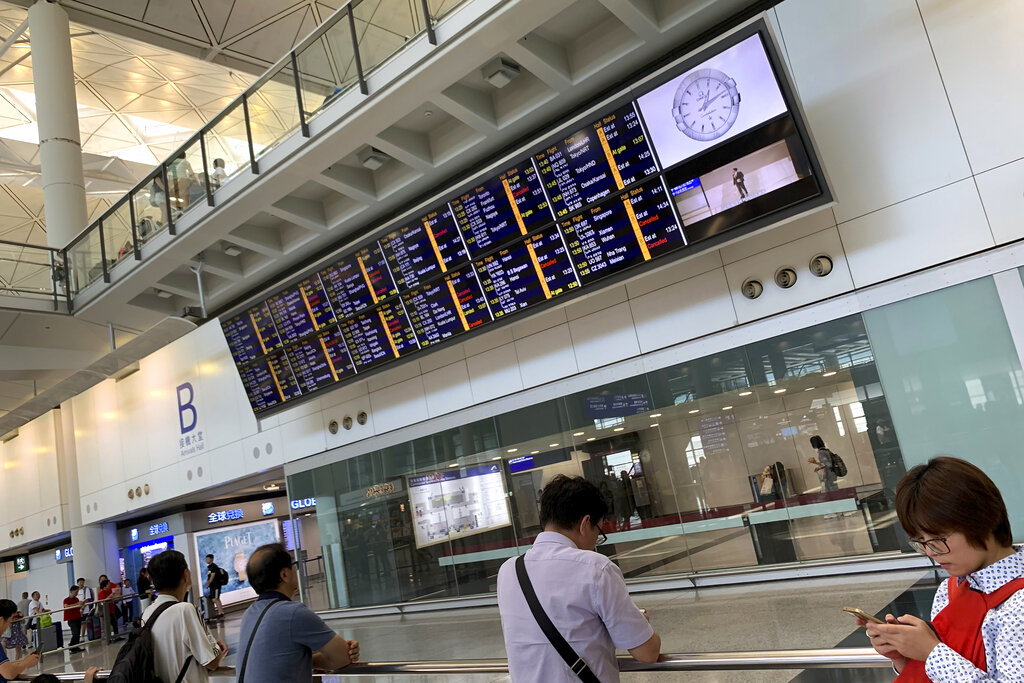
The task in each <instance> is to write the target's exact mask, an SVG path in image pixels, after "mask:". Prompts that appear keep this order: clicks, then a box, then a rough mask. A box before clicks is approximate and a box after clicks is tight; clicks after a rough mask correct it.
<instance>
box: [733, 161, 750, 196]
mask: <svg viewBox="0 0 1024 683" xmlns="http://www.w3.org/2000/svg"><path fill="white" fill-rule="evenodd" d="M732 184H733V185H735V186H736V189H737V190H738V191H739V193H740V199H746V198H747V183H746V181H745V180H744V178H743V171H741V170H739V169H738V168H734V169H732Z"/></svg>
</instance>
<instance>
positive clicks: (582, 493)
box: [540, 474, 608, 529]
mask: <svg viewBox="0 0 1024 683" xmlns="http://www.w3.org/2000/svg"><path fill="white" fill-rule="evenodd" d="M607 514H608V503H607V502H606V501H605V499H604V496H602V495H601V491H600V489H598V488H597V487H596V486H594V484H592V483H590V482H589V481H587V480H586V479H584V478H583V477H567V476H565V475H564V474H559V475H557V476H555V478H554V479H552V480H551V481H549V482H548V484H547V486H545V487H544V488H543V489H541V492H540V525H541V526H542V527H547V526H548V525H549V524H553V525H554V526H556V527H558V528H560V529H572V528H573V527H574V526H576V525H577V524H579V522H580V520H581V519H583V518H584V517H585V516H587V515H590V521H591V522H593V523H594V524H600V523H601V520H603V519H604V517H605V515H607Z"/></svg>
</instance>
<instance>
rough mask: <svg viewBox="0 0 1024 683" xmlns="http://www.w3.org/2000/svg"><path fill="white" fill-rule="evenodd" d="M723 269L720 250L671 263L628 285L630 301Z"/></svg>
mask: <svg viewBox="0 0 1024 683" xmlns="http://www.w3.org/2000/svg"><path fill="white" fill-rule="evenodd" d="M721 267H722V255H721V254H720V253H719V252H718V250H712V251H707V252H704V253H702V254H697V255H696V256H692V257H690V258H687V259H684V260H682V261H678V262H676V263H670V264H669V265H667V266H665V267H662V268H658V269H656V270H654V271H653V272H651V273H644V274H643V275H642V276H640V277H638V278H637V279H635V280H630V281H629V282H627V283H626V292H627V294H628V295H629V298H630V299H636V298H637V297H641V296H643V295H644V294H650V293H651V292H653V291H654V290H656V289H661V288H662V287H668V286H669V285H674V284H675V283H677V282H682V281H683V280H689V279H690V278H691V277H696V276H698V275H701V274H703V273H706V272H708V271H710V270H715V269H716V268H721Z"/></svg>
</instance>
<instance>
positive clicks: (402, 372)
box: [366, 358, 420, 393]
mask: <svg viewBox="0 0 1024 683" xmlns="http://www.w3.org/2000/svg"><path fill="white" fill-rule="evenodd" d="M419 374H420V364H419V363H418V362H416V358H412V359H409V360H405V361H399V363H398V365H396V366H395V367H393V368H388V369H387V370H382V371H381V372H378V373H376V374H374V375H370V376H369V377H367V378H366V388H367V390H368V391H370V392H371V393H372V392H374V391H377V390H378V389H383V388H384V387H390V386H392V385H394V384H398V383H399V382H404V381H406V380H409V379H412V378H413V377H418V376H419Z"/></svg>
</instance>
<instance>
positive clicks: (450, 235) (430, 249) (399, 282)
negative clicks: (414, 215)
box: [380, 204, 469, 290]
mask: <svg viewBox="0 0 1024 683" xmlns="http://www.w3.org/2000/svg"><path fill="white" fill-rule="evenodd" d="M380 246H381V249H382V250H383V253H384V257H385V259H386V260H387V264H388V267H389V268H390V269H391V273H392V274H393V275H394V280H395V285H396V286H397V287H398V289H400V290H407V289H412V288H414V287H418V286H420V284H422V283H423V282H424V281H425V280H429V279H431V278H434V277H436V276H437V275H439V274H441V273H447V272H448V271H449V270H450V269H451V268H453V267H456V266H458V265H460V264H462V263H467V262H468V261H469V256H468V255H467V254H466V245H465V244H464V243H463V242H462V237H461V235H459V228H458V226H457V225H456V224H455V219H454V218H453V217H452V211H451V208H450V207H449V206H448V205H447V204H445V205H444V206H442V207H440V208H438V209H437V210H435V211H431V212H430V213H428V214H427V215H425V216H423V217H422V218H420V219H419V220H417V221H416V222H415V223H412V224H410V225H407V226H405V227H402V228H399V229H398V230H395V231H394V232H391V233H388V234H387V235H385V236H384V237H382V238H381V239H380Z"/></svg>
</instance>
